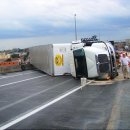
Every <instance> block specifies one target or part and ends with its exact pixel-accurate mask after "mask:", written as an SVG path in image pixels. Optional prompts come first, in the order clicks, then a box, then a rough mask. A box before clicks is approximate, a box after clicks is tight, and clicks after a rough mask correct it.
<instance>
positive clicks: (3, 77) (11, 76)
mask: <svg viewBox="0 0 130 130" xmlns="http://www.w3.org/2000/svg"><path fill="white" fill-rule="evenodd" d="M32 73H35V72H29V73H22V74H16V75H10V76H2V77H0V79H7V78H13V77H16V76H20V75H27V74H32Z"/></svg>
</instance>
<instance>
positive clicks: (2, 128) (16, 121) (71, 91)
mask: <svg viewBox="0 0 130 130" xmlns="http://www.w3.org/2000/svg"><path fill="white" fill-rule="evenodd" d="M91 82H92V81H89V82H88V83H86V84H85V85H84V86H78V87H75V88H73V89H71V90H69V91H67V92H66V93H64V94H62V95H60V96H58V97H57V98H54V99H52V100H51V101H49V102H47V103H46V104H44V105H42V106H40V107H38V108H36V109H34V110H32V111H30V112H28V113H26V114H24V115H22V116H20V117H18V118H17V119H15V120H12V121H10V122H8V123H7V124H5V125H3V126H1V127H0V130H5V129H7V128H9V127H11V126H13V125H15V124H17V123H18V122H20V121H22V120H24V119H26V118H28V117H30V116H32V115H34V114H36V113H38V112H39V111H41V110H43V109H45V108H47V107H49V106H51V105H52V104H54V103H56V102H58V101H60V100H61V99H63V98H65V97H67V96H69V95H71V94H72V93H74V92H76V91H78V90H80V89H82V88H83V87H85V86H86V85H88V84H90V83H91Z"/></svg>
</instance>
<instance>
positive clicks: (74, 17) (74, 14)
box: [74, 14, 77, 41]
mask: <svg viewBox="0 0 130 130" xmlns="http://www.w3.org/2000/svg"><path fill="white" fill-rule="evenodd" d="M74 21H75V40H76V41H77V26H76V14H74Z"/></svg>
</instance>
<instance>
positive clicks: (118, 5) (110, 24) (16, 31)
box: [0, 0, 130, 38]
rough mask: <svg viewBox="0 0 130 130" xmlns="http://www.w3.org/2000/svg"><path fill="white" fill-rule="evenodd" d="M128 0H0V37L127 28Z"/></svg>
mask: <svg viewBox="0 0 130 130" xmlns="http://www.w3.org/2000/svg"><path fill="white" fill-rule="evenodd" d="M129 10H130V1H129V0H70V1H68V0H49V1H47V0H0V35H1V36H0V38H2V37H3V38H7V37H9V38H11V37H12V38H14V37H31V36H42V35H43V36H46V35H56V34H57V35H58V34H67V33H68V34H69V33H73V31H74V14H75V13H76V14H77V17H76V18H77V28H78V31H80V32H79V33H88V31H89V32H99V31H110V30H112V28H113V29H116V30H119V29H120V28H122V29H123V30H124V28H125V29H127V32H129V31H128V28H129V27H130V24H129V23H128V22H126V21H128V20H129V19H127V18H128V17H130V11H129Z"/></svg>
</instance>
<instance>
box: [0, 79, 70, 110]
mask: <svg viewBox="0 0 130 130" xmlns="http://www.w3.org/2000/svg"><path fill="white" fill-rule="evenodd" d="M50 80H52V79H50ZM70 80H72V79H69V80H66V81H64V82H62V83H58V84H56V85H54V86H53V87H51V88H47V89H45V90H42V91H40V92H37V93H34V94H32V95H30V96H28V97H25V98H22V99H20V100H18V101H16V102H14V103H11V104H9V105H6V106H4V107H1V108H0V111H2V110H5V109H7V108H9V107H12V106H14V105H16V104H18V103H21V102H23V101H26V100H28V99H30V98H32V97H35V96H37V95H39V94H42V93H44V92H46V91H48V90H50V89H54V88H56V87H57V86H60V85H63V84H64V83H66V82H69V81H70ZM46 81H49V80H45V81H44V82H46ZM37 87H42V86H37ZM44 87H46V86H44ZM0 102H1V101H0Z"/></svg>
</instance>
